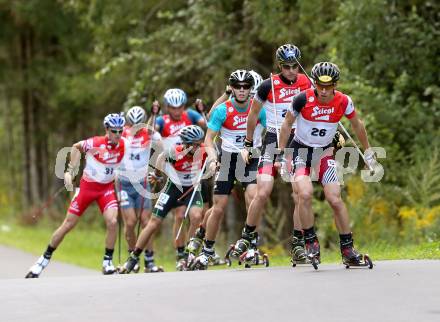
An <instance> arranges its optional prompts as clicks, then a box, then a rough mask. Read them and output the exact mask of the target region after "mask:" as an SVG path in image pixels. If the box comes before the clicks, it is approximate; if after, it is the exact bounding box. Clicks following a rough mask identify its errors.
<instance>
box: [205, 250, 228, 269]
mask: <svg viewBox="0 0 440 322" xmlns="http://www.w3.org/2000/svg"><path fill="white" fill-rule="evenodd" d="M225 264H226V260H224V259H223V258H221V257H220V255H219V254H217V252H215V253H214V257H213V258H212V260H211V261H210V262H209V265H211V266H217V265H225Z"/></svg>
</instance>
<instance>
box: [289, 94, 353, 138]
mask: <svg viewBox="0 0 440 322" xmlns="http://www.w3.org/2000/svg"><path fill="white" fill-rule="evenodd" d="M291 112H292V113H293V115H297V114H298V116H297V121H296V131H295V139H296V140H297V141H298V142H300V143H302V144H304V145H307V146H310V147H325V146H328V145H329V144H330V143H331V142H332V140H333V137H334V136H335V133H336V130H337V129H338V122H339V121H340V120H341V118H342V116H344V115H345V116H346V117H347V118H349V119H351V118H353V117H354V116H355V115H356V112H355V109H354V105H353V101H352V100H351V98H350V97H349V96H348V95H345V94H343V93H341V92H339V91H335V96H334V98H333V99H332V100H331V101H330V102H328V103H321V102H318V99H317V97H316V95H315V91H314V90H313V89H308V90H307V91H306V105H305V106H304V107H303V108H302V109H301V111H291Z"/></svg>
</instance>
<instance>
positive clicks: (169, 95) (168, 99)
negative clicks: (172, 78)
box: [163, 88, 187, 107]
mask: <svg viewBox="0 0 440 322" xmlns="http://www.w3.org/2000/svg"><path fill="white" fill-rule="evenodd" d="M163 98H164V100H165V104H167V105H169V106H171V107H180V106H182V105H185V104H186V102H187V98H186V94H185V92H184V91H182V90H181V89H180V88H170V89H169V90H167V91H166V92H165V95H164V96H163Z"/></svg>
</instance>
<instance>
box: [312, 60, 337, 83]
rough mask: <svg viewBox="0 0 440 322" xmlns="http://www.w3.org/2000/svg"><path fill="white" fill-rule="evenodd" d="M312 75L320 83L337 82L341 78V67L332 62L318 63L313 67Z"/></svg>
mask: <svg viewBox="0 0 440 322" xmlns="http://www.w3.org/2000/svg"><path fill="white" fill-rule="evenodd" d="M311 76H312V78H313V80H314V81H315V82H318V83H323V84H325V83H336V82H337V81H338V80H339V68H338V66H336V65H335V64H333V63H330V62H321V63H317V64H315V66H313V68H312V72H311Z"/></svg>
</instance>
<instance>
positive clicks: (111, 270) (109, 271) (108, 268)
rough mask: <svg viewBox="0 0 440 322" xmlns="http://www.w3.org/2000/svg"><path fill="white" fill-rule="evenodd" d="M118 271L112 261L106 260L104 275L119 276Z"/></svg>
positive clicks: (103, 269) (103, 265) (103, 266)
mask: <svg viewBox="0 0 440 322" xmlns="http://www.w3.org/2000/svg"><path fill="white" fill-rule="evenodd" d="M117 273H118V270H117V269H116V267H115V266H114V265H113V262H112V260H111V259H105V260H104V262H103V263H102V274H104V275H113V274H117Z"/></svg>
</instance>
